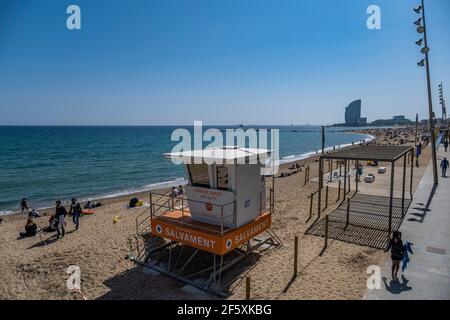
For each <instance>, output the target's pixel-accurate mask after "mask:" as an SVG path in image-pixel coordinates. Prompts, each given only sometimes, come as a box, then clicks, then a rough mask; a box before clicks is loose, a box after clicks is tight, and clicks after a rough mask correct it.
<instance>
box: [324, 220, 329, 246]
mask: <svg viewBox="0 0 450 320" xmlns="http://www.w3.org/2000/svg"><path fill="white" fill-rule="evenodd" d="M327 246H328V215H326V216H325V248H326V247H327Z"/></svg>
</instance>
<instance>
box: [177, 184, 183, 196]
mask: <svg viewBox="0 0 450 320" xmlns="http://www.w3.org/2000/svg"><path fill="white" fill-rule="evenodd" d="M177 191H178V194H179V195H182V194H184V190H183V186H182V185H181V184H180V185H179V186H178V190H177Z"/></svg>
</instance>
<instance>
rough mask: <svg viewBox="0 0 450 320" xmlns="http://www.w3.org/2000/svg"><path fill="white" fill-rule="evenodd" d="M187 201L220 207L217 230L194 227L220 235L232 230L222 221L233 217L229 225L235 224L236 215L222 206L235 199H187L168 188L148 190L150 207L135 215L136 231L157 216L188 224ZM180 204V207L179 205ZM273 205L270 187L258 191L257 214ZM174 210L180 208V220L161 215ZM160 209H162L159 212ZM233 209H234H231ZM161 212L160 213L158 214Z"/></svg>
mask: <svg viewBox="0 0 450 320" xmlns="http://www.w3.org/2000/svg"><path fill="white" fill-rule="evenodd" d="M154 196H159V197H158V199H156V200H153V199H154ZM189 203H203V204H207V203H208V204H210V205H212V206H213V207H215V208H220V225H218V226H219V228H220V229H219V230H217V227H216V228H208V227H205V226H199V225H195V227H196V228H199V229H202V230H206V231H209V232H213V233H217V234H220V235H223V234H224V233H227V232H228V231H229V230H232V227H226V226H225V225H224V221H226V220H228V219H229V218H233V221H232V223H230V224H229V225H230V226H235V225H236V217H235V214H234V212H233V213H231V214H228V215H224V207H227V206H230V205H236V204H235V200H233V201H230V202H228V203H225V204H215V203H211V202H208V201H201V200H194V199H188V198H187V196H186V194H183V195H181V196H172V194H171V193H170V190H169V191H168V192H165V193H159V192H150V207H149V208H147V209H146V210H145V211H144V212H142V213H141V214H139V215H138V216H137V217H136V233H137V234H140V233H139V227H140V226H141V225H142V224H144V223H146V222H147V221H148V220H150V221H151V219H152V218H153V217H158V218H161V219H164V220H170V221H172V222H175V223H176V224H179V225H182V226H183V225H190V224H189V223H186V221H185V217H184V216H185V213H186V211H188V209H189ZM262 203H264V209H263V206H262ZM180 204H181V207H180V206H179V205H180ZM274 206H275V199H274V190H273V189H272V188H270V187H268V188H266V189H265V190H262V191H261V192H260V205H259V216H261V215H262V214H264V213H265V212H269V213H270V214H272V213H273V211H274ZM164 209H167V210H170V211H174V210H176V209H179V210H181V222H179V221H174V220H173V219H171V218H167V217H165V216H164V215H163V213H164V212H167V210H164ZM147 210H150V215H149V216H146V217H145V218H144V219H142V216H143V215H144V214H145V213H147ZM161 211H163V212H162V213H161ZM233 211H234V210H233ZM160 213H161V214H160Z"/></svg>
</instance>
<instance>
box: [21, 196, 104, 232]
mask: <svg viewBox="0 0 450 320" xmlns="http://www.w3.org/2000/svg"><path fill="white" fill-rule="evenodd" d="M55 205H56V206H55V212H54V214H52V215H51V216H50V219H49V221H48V226H46V227H44V228H42V229H38V227H37V224H36V222H35V219H36V218H39V217H41V214H40V213H39V212H38V211H36V210H35V209H31V210H30V209H29V208H28V201H27V199H26V198H22V200H21V201H20V212H21V214H24V213H25V214H26V215H27V222H26V224H25V231H24V232H21V233H20V237H34V236H36V235H37V234H38V233H39V232H46V233H51V232H56V233H57V238H58V239H62V238H64V236H65V234H66V226H67V223H66V221H65V219H66V216H70V217H71V218H72V222H73V224H74V226H75V230H79V228H80V217H81V216H82V215H83V214H86V213H88V214H92V213H93V211H92V210H93V209H94V208H96V207H100V206H102V204H101V203H95V202H91V201H88V202H87V203H86V204H85V205H84V206H83V208H82V207H81V204H80V203H79V202H78V201H77V199H76V198H72V199H71V203H70V208H69V211H67V209H66V208H65V207H64V206H63V205H62V202H61V200H56V202H55Z"/></svg>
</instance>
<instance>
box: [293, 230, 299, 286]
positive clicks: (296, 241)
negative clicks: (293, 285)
mask: <svg viewBox="0 0 450 320" xmlns="http://www.w3.org/2000/svg"><path fill="white" fill-rule="evenodd" d="M297 265H298V237H297V236H295V243H294V278H297Z"/></svg>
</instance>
